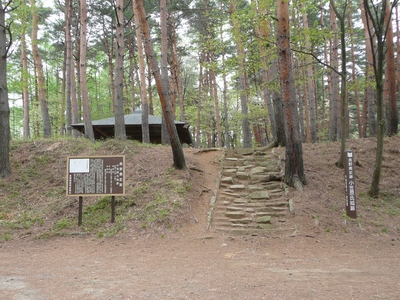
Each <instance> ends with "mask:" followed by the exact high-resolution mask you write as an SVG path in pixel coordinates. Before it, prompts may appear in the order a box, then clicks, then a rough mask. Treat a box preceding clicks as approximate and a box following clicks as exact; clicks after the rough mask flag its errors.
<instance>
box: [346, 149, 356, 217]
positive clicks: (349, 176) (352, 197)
mask: <svg viewBox="0 0 400 300" xmlns="http://www.w3.org/2000/svg"><path fill="white" fill-rule="evenodd" d="M344 181H345V188H346V213H347V215H348V216H349V217H351V218H357V210H356V189H355V185H356V184H355V176H354V161H353V152H352V151H346V152H345V174H344Z"/></svg>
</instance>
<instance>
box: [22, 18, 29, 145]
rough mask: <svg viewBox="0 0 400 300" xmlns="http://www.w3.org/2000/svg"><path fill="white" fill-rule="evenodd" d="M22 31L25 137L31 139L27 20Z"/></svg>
mask: <svg viewBox="0 0 400 300" xmlns="http://www.w3.org/2000/svg"><path fill="white" fill-rule="evenodd" d="M21 28H22V32H21V59H22V74H21V81H22V103H23V110H24V121H23V137H24V139H29V138H30V137H31V130H30V126H29V102H30V101H29V91H28V86H29V82H28V74H29V73H28V72H29V71H28V56H27V53H26V49H27V47H26V38H25V30H26V25H25V21H23V24H22V25H21Z"/></svg>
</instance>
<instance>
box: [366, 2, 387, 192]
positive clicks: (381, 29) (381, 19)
mask: <svg viewBox="0 0 400 300" xmlns="http://www.w3.org/2000/svg"><path fill="white" fill-rule="evenodd" d="M379 5H381V7H380V8H379ZM386 5H390V2H389V1H382V3H381V4H378V5H375V4H374V3H369V0H364V8H365V14H366V18H367V24H368V34H369V37H370V38H369V42H370V44H371V48H374V47H373V45H374V43H375V41H374V39H373V36H375V37H376V53H375V54H374V55H373V57H372V58H373V68H374V75H375V84H376V108H377V110H376V113H377V123H378V131H377V138H376V140H377V145H376V153H375V166H374V172H373V174H372V181H371V186H370V189H369V191H368V194H369V195H370V196H371V197H377V196H378V195H379V182H380V178H381V170H382V158H383V137H384V132H385V123H384V120H383V114H384V109H383V83H384V79H383V77H384V69H383V68H384V62H385V38H386V34H387V31H386V30H387V22H390V20H391V19H390V17H388V18H386V16H385V15H386V13H387V10H386ZM390 11H391V10H390ZM369 21H370V22H369Z"/></svg>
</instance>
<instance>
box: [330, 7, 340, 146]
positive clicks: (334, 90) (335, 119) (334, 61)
mask: <svg viewBox="0 0 400 300" xmlns="http://www.w3.org/2000/svg"><path fill="white" fill-rule="evenodd" d="M330 23H331V29H332V31H333V37H332V45H331V50H330V52H331V55H330V56H331V59H330V60H331V63H330V65H331V66H332V67H333V68H334V69H336V70H338V69H339V54H338V51H339V41H338V37H337V35H338V26H337V23H336V17H335V13H334V11H333V10H331V11H330ZM330 74H331V76H330V81H331V82H330V83H331V87H330V88H331V98H330V113H331V117H330V120H331V121H330V124H329V140H330V141H336V140H337V138H338V124H339V116H338V115H339V75H338V74H337V73H336V72H333V71H330Z"/></svg>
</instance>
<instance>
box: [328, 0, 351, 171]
mask: <svg viewBox="0 0 400 300" xmlns="http://www.w3.org/2000/svg"><path fill="white" fill-rule="evenodd" d="M330 4H331V7H332V9H333V10H334V12H335V15H336V18H337V19H338V20H339V24H340V45H341V52H342V61H341V70H340V76H341V80H342V82H341V85H340V121H341V124H340V130H341V133H340V154H339V159H338V161H337V162H336V165H337V166H338V167H339V168H343V167H344V154H345V153H344V151H345V150H346V149H345V148H346V138H347V133H346V129H347V126H346V120H347V118H346V111H347V105H346V104H347V103H346V95H347V67H346V63H347V54H346V40H345V30H346V29H345V20H346V15H347V13H346V10H347V0H346V1H345V3H344V5H343V11H342V14H340V13H339V11H338V10H337V7H336V6H335V3H334V2H333V0H330Z"/></svg>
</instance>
